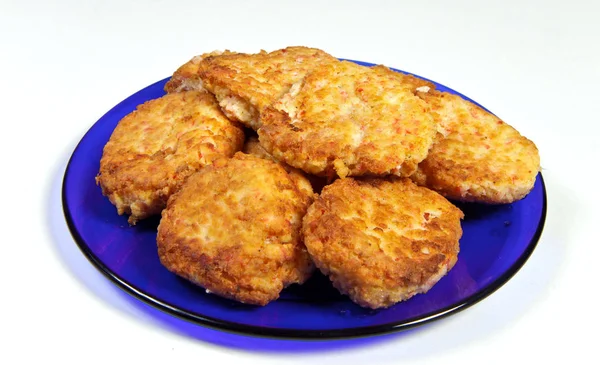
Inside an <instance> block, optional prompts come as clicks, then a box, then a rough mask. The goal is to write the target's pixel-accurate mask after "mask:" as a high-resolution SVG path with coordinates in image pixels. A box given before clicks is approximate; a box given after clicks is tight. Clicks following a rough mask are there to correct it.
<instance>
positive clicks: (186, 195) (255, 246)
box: [157, 152, 314, 305]
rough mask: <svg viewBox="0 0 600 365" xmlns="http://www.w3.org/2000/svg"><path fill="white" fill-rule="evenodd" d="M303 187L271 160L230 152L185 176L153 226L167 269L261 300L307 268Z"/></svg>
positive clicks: (308, 193)
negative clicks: (303, 221) (303, 240)
mask: <svg viewBox="0 0 600 365" xmlns="http://www.w3.org/2000/svg"><path fill="white" fill-rule="evenodd" d="M312 200H313V194H312V190H311V189H310V184H308V182H307V181H305V182H304V183H303V184H302V185H298V181H297V180H295V179H292V178H290V176H289V175H288V173H287V172H286V171H285V170H284V169H283V168H282V167H281V166H280V165H278V164H276V163H275V162H273V161H269V160H265V159H261V158H258V157H255V156H251V155H247V154H243V153H241V152H240V153H237V154H236V155H235V156H234V157H233V158H232V159H220V160H217V161H215V162H214V163H213V165H211V166H209V167H206V168H204V169H202V170H201V171H200V172H198V173H197V174H195V175H193V176H191V177H190V178H189V179H188V181H187V182H186V184H185V185H184V186H183V187H182V188H181V190H180V191H179V192H177V193H176V194H175V195H173V196H172V197H171V199H170V200H169V203H168V206H167V208H166V209H165V210H164V211H163V213H162V220H161V222H160V225H159V227H158V237H157V243H158V255H159V258H160V260H161V262H162V264H163V265H164V266H165V267H166V268H167V269H169V270H170V271H172V272H173V273H175V274H177V275H179V276H181V277H184V278H186V279H188V280H190V281H191V282H193V283H195V284H197V285H200V286H202V287H203V288H206V289H207V292H212V293H215V294H217V295H220V296H223V297H226V298H231V299H234V300H237V301H240V302H243V303H248V304H256V305H266V304H267V303H269V302H270V301H272V300H275V299H277V298H278V297H279V293H280V292H281V290H282V289H283V288H285V287H286V286H288V285H290V284H293V283H303V282H304V281H305V280H306V279H307V278H308V277H309V276H310V274H311V273H312V270H313V268H314V266H313V264H312V262H311V260H310V258H309V256H308V253H307V251H306V247H305V246H304V244H303V243H302V240H301V237H300V229H301V226H302V217H303V216H304V214H305V213H306V209H307V208H308V206H309V205H310V203H311V202H312Z"/></svg>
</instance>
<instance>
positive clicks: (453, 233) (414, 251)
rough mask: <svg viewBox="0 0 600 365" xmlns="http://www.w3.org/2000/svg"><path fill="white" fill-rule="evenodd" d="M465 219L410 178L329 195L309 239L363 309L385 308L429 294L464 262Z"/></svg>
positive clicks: (318, 207) (307, 220)
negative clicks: (461, 243)
mask: <svg viewBox="0 0 600 365" xmlns="http://www.w3.org/2000/svg"><path fill="white" fill-rule="evenodd" d="M462 218H463V213H462V212H461V211H460V210H459V209H458V208H456V207H455V206H453V205H452V204H451V203H450V202H448V201H447V200H446V199H445V198H444V197H442V196H441V195H439V194H437V193H435V192H434V191H431V190H429V189H427V188H423V187H418V186H417V185H415V184H414V183H413V182H412V181H410V180H409V179H406V178H403V179H398V178H391V179H382V178H368V179H364V180H358V179H353V178H346V179H340V180H336V181H335V182H334V183H333V184H331V185H328V186H326V187H325V188H324V189H323V192H322V193H321V195H320V197H319V198H317V199H316V200H315V202H314V203H313V204H312V205H311V206H310V208H309V209H308V213H307V214H306V216H305V217H304V222H303V227H302V232H303V235H304V240H305V244H306V247H307V248H308V251H309V253H310V255H311V257H312V259H313V261H314V263H315V265H316V266H317V267H318V268H319V269H320V270H321V271H322V272H323V273H324V274H325V275H328V276H329V278H330V279H331V281H332V283H333V285H334V286H335V287H336V288H337V289H338V290H339V291H340V292H341V293H342V294H346V295H348V296H349V297H350V299H352V301H354V302H355V303H357V304H359V305H361V306H363V307H369V308H373V309H375V308H385V307H389V306H391V305H393V304H394V303H397V302H399V301H403V300H406V299H408V298H410V297H412V296H413V295H415V294H419V293H424V292H426V291H428V290H429V289H430V288H431V287H432V286H433V285H434V284H435V283H437V282H438V281H439V280H440V279H441V278H442V277H443V276H444V275H445V274H446V273H447V272H448V271H449V270H450V269H451V268H452V267H453V266H454V264H455V263H456V260H457V256H458V252H459V239H460V237H461V236H462V229H461V225H460V220H461V219H462Z"/></svg>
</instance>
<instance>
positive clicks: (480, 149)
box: [412, 91, 540, 204]
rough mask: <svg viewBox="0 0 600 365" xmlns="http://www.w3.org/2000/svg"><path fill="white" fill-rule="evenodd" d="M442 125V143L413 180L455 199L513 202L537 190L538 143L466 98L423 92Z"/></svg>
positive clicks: (442, 93)
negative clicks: (535, 184) (533, 189)
mask: <svg viewBox="0 0 600 365" xmlns="http://www.w3.org/2000/svg"><path fill="white" fill-rule="evenodd" d="M419 96H421V97H422V98H423V99H424V100H425V101H426V102H427V103H428V104H429V105H430V106H431V109H432V112H433V115H434V116H435V118H436V120H437V121H438V125H439V132H440V138H439V141H438V142H437V143H435V145H434V146H433V148H432V149H431V150H430V151H429V155H428V157H427V158H426V159H425V160H424V161H423V162H422V163H421V164H420V165H419V169H418V171H417V173H416V174H415V175H414V176H413V177H412V179H413V180H414V181H415V182H417V183H418V184H419V185H423V186H427V187H429V188H431V189H434V190H436V191H438V192H440V193H441V194H442V195H444V196H446V197H448V198H450V199H455V200H460V201H470V202H480V203H491V204H500V203H511V202H514V201H516V200H519V199H522V198H523V197H525V196H526V195H527V194H528V193H529V192H530V191H531V189H532V188H533V185H534V183H535V179H536V176H537V173H538V171H539V170H540V156H539V153H538V150H537V148H536V146H535V144H534V143H533V142H532V141H530V140H528V139H527V138H525V137H523V136H521V134H519V132H518V131H517V130H515V129H514V128H513V127H511V126H510V125H508V124H506V123H504V122H503V121H502V120H500V119H499V118H498V117H496V116H495V115H493V114H491V113H489V112H487V111H485V110H484V109H482V108H480V107H478V106H477V105H475V104H473V103H471V102H469V101H467V100H464V99H462V98H461V97H459V96H457V95H454V94H450V93H445V92H438V91H429V92H423V93H419Z"/></svg>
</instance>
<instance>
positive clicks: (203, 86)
mask: <svg viewBox="0 0 600 365" xmlns="http://www.w3.org/2000/svg"><path fill="white" fill-rule="evenodd" d="M165 91H167V93H168V94H167V95H165V96H163V97H161V98H159V99H156V100H151V101H148V102H146V103H144V104H143V105H140V106H138V108H137V110H136V111H134V112H132V113H131V114H129V115H127V116H126V117H125V118H123V119H122V120H121V121H120V122H119V124H118V126H117V127H116V129H115V130H114V132H113V134H112V136H111V138H110V140H109V141H108V143H107V144H106V146H105V147H104V153H103V156H102V159H101V161H100V171H99V173H98V176H97V177H96V181H97V183H98V185H100V186H101V188H102V193H103V194H104V195H106V196H107V197H108V198H109V199H110V201H111V202H112V203H113V204H114V205H115V206H116V207H117V211H118V213H119V214H128V215H130V217H129V223H130V224H132V225H133V224H135V223H136V222H137V221H138V220H140V219H143V218H146V217H148V216H150V215H155V214H158V213H161V212H162V215H161V221H160V224H159V226H158V235H157V247H158V255H159V258H160V261H161V263H162V264H163V265H164V266H165V267H166V268H167V269H168V270H170V271H171V272H173V273H174V274H176V275H179V276H181V277H183V278H185V279H187V280H189V281H191V282H192V283H194V284H196V285H198V286H200V287H203V288H204V289H206V291H207V292H210V293H214V294H216V295H219V296H222V297H225V298H229V299H233V300H236V301H239V302H242V303H247V304H253V305H266V304H268V303H269V302H271V301H273V300H276V299H277V298H278V297H279V294H280V292H281V291H282V290H283V289H284V288H285V287H287V286H289V285H291V284H294V283H298V284H302V283H304V282H305V281H306V280H307V279H308V278H309V277H310V275H311V273H312V272H313V270H314V268H315V266H316V267H318V268H319V269H320V271H321V272H322V273H323V274H325V275H327V276H329V278H330V280H331V282H332V283H333V285H334V286H335V287H336V288H337V289H338V290H339V291H340V292H341V293H342V294H345V295H347V296H349V297H350V299H351V300H352V301H354V302H355V303H357V304H358V305H360V306H363V307H367V308H373V309H377V308H386V307H389V306H392V305H394V304H395V303H397V302H400V301H403V300H407V299H409V298H411V297H412V296H414V295H416V294H419V293H425V292H427V291H428V290H429V289H430V288H431V287H432V286H433V285H435V284H436V283H437V282H438V281H439V280H440V279H441V278H442V277H443V276H444V275H445V274H446V273H447V272H448V271H449V270H450V269H452V268H453V267H454V265H455V263H456V262H457V258H458V253H459V240H460V238H461V236H462V228H461V220H462V219H463V217H464V215H463V212H462V211H461V210H460V209H458V208H457V207H455V206H454V205H452V204H451V203H450V202H449V201H448V200H447V199H453V200H458V201H467V202H479V203H492V204H502V203H511V202H513V201H516V200H519V199H521V198H523V197H524V196H525V195H527V194H528V193H529V192H530V191H531V189H532V188H533V185H534V183H535V180H536V177H537V174H538V172H539V170H540V157H539V153H538V150H537V148H536V146H535V144H533V142H531V141H530V140H528V139H527V138H525V137H523V136H521V134H519V132H518V131H516V130H515V129H514V128H513V127H511V126H509V125H508V124H506V123H504V122H503V121H501V120H500V119H498V118H497V117H496V116H494V115H493V114H491V113H489V112H487V111H486V110H484V109H483V108H481V107H479V106H477V105H475V104H474V103H472V102H471V101H469V100H466V99H464V98H462V97H460V96H457V95H454V94H450V93H447V92H440V91H438V90H436V85H435V84H434V83H432V82H430V81H427V80H424V79H422V78H420V77H417V76H414V75H410V74H405V73H400V72H396V71H394V70H391V69H389V68H387V67H385V66H383V65H377V66H373V67H366V66H361V65H358V64H356V63H352V62H348V61H340V60H337V59H336V58H334V57H333V56H331V55H329V54H328V53H326V52H324V51H322V50H319V49H316V48H307V47H288V48H285V49H280V50H277V51H273V52H270V53H267V52H265V51H261V52H260V53H257V54H244V53H236V52H231V51H224V52H220V51H215V52H211V53H205V54H202V55H200V56H196V57H194V58H192V59H191V60H190V61H189V62H187V63H186V64H184V65H182V66H181V67H180V68H179V69H178V70H177V71H176V72H175V73H174V74H173V76H172V78H171V79H170V80H169V81H168V82H167V84H166V86H165ZM239 122H241V123H239ZM242 124H243V125H244V126H246V127H249V128H247V129H244V128H243V126H242ZM244 141H245V143H244ZM240 150H241V151H240ZM238 151H239V152H238ZM318 194H319V195H318ZM313 261H314V263H313ZM458 268H459V269H460V266H459V267H458Z"/></svg>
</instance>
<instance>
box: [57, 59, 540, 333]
mask: <svg viewBox="0 0 600 365" xmlns="http://www.w3.org/2000/svg"><path fill="white" fill-rule="evenodd" d="M358 63H360V64H363V65H370V64H367V63H361V62H358ZM166 81H167V79H165V80H162V81H159V82H157V83H155V84H153V85H150V86H148V87H147V88H145V89H143V90H141V91H139V92H137V93H135V94H134V95H132V96H130V97H129V98H127V99H125V100H124V101H122V102H121V103H119V104H118V105H117V106H115V107H114V108H113V109H112V110H110V111H109V112H108V113H106V114H105V115H104V116H103V117H102V118H101V119H100V120H99V121H98V122H97V123H96V124H94V125H93V126H92V128H91V129H90V130H89V131H88V132H87V134H86V135H85V136H84V137H83V139H82V140H81V142H80V143H79V145H78V146H77V148H76V149H75V151H74V153H73V155H72V157H71V160H70V161H69V164H68V167H67V170H66V173H65V178H64V182H63V207H64V212H65V217H66V220H67V223H68V225H69V228H70V230H71V232H72V234H73V237H74V238H75V241H76V242H77V244H78V245H79V247H80V248H81V250H82V252H83V253H84V254H85V255H86V256H87V258H88V259H89V260H90V261H91V262H92V263H93V264H94V265H95V266H96V267H97V268H98V269H99V270H100V271H101V272H102V273H104V274H105V275H106V276H107V277H108V278H109V279H110V280H112V281H113V282H115V283H116V284H117V285H118V286H119V287H121V288H122V289H124V290H126V291H127V292H128V293H130V294H133V295H134V296H135V297H137V298H139V299H141V300H143V301H145V302H147V303H149V304H151V305H154V306H155V307H157V308H159V309H162V310H165V311H166V312H168V313H170V314H173V315H176V316H178V317H180V318H183V319H187V320H190V321H193V322H196V323H199V324H202V325H207V326H211V327H215V328H219V329H223V330H228V331H235V332H242V333H247V334H253V335H262V336H279V337H296V338H339V337H355V336H363V335H370V334H378V333H385V332H390V331H396V330H401V329H406V328H410V327H413V326H416V325H419V324H423V323H426V322H428V321H431V320H434V319H438V318H442V317H444V316H446V315H449V314H452V313H456V312H457V311H459V310H461V309H464V308H466V307H468V306H470V305H472V304H474V303H476V302H478V301H479V300H481V299H483V298H485V297H486V296H488V295H489V294H491V293H492V292H494V291H495V290H496V289H498V288H499V287H500V286H502V285H503V284H504V283H505V282H506V281H508V280H509V279H510V278H511V277H512V276H513V275H514V274H515V273H516V272H517V271H518V270H519V268H521V266H522V265H523V264H524V263H525V261H526V260H527V259H528V257H529V256H530V254H531V253H532V251H533V249H534V248H535V246H536V244H537V241H538V239H539V236H540V234H541V231H542V228H543V224H544V219H545V213H546V195H545V189H544V185H543V180H542V177H541V175H538V178H537V181H536V184H535V187H534V189H533V191H532V192H531V193H530V194H529V195H528V196H527V197H526V198H525V199H523V200H521V201H519V202H516V203H513V204H510V205H500V206H488V205H480V204H457V205H458V206H459V207H460V208H461V209H462V210H463V211H464V213H465V219H464V221H463V231H464V233H463V237H462V239H461V241H460V248H461V249H460V254H459V258H458V262H457V263H456V266H455V267H454V268H453V269H452V270H451V271H450V273H449V274H448V275H446V276H445V277H444V278H442V280H440V282H439V283H438V284H436V285H435V286H434V287H433V288H432V289H431V290H430V291H429V292H427V293H426V294H421V295H417V296H415V297H413V298H411V299H410V300H408V301H406V302H402V303H398V304H396V305H395V306H393V307H391V308H388V309H384V310H369V309H364V308H361V307H359V306H357V305H355V304H354V303H352V302H351V301H350V300H349V299H348V298H347V297H345V296H342V295H340V294H339V293H338V292H337V291H336V290H335V289H334V288H333V287H332V286H331V285H330V283H329V281H328V279H327V278H325V277H323V276H322V275H321V274H320V273H317V274H315V275H314V277H313V278H311V279H310V280H309V281H308V282H307V283H305V284H304V285H302V286H298V285H294V286H291V287H289V288H287V289H285V290H284V291H283V292H282V294H281V297H280V299H278V300H277V301H275V302H272V303H270V304H268V305H267V306H265V307H255V306H249V305H244V304H241V303H236V302H234V301H230V300H227V299H222V298H219V297H217V296H215V295H212V294H206V293H205V291H204V290H203V289H202V288H200V287H196V286H194V285H193V284H190V283H188V282H187V281H185V280H183V279H181V278H179V277H177V276H175V275H174V274H172V273H170V272H169V271H167V269H165V268H164V267H163V266H162V265H161V264H160V262H159V259H158V255H157V250H156V228H157V225H158V222H159V221H158V218H154V219H150V220H145V221H141V222H140V223H138V224H137V225H136V226H134V227H130V226H129V225H128V223H127V217H126V216H119V215H117V212H116V209H115V207H114V206H113V205H111V203H110V202H109V201H108V199H107V198H105V197H104V196H102V193H101V190H100V188H99V187H98V186H96V184H95V180H94V178H95V176H96V174H97V173H98V169H99V161H100V157H101V155H102V149H103V147H104V145H105V144H106V142H107V141H108V139H109V137H110V135H111V133H112V131H113V129H114V128H115V126H116V125H117V123H118V122H119V120H120V119H121V118H123V117H124V116H125V115H127V114H128V113H130V112H131V111H133V110H134V109H135V107H136V106H137V105H138V104H141V103H143V102H145V101H147V100H150V99H154V98H158V97H160V96H162V95H164V91H163V86H164V84H165V82H166ZM436 85H437V87H438V89H439V90H441V91H448V92H452V93H456V92H455V91H453V90H451V89H449V88H447V87H445V86H443V85H439V84H437V83H436ZM457 94H458V93H457ZM459 95H460V94H459ZM461 96H462V95H461ZM463 97H464V96H463ZM467 99H468V98H467ZM469 100H470V99H469Z"/></svg>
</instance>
